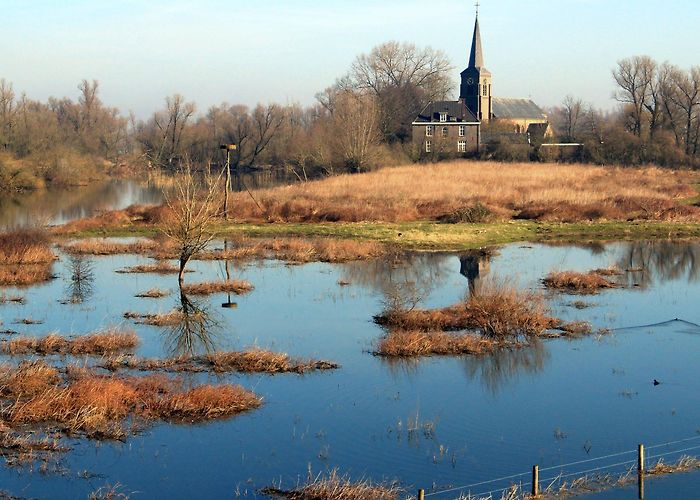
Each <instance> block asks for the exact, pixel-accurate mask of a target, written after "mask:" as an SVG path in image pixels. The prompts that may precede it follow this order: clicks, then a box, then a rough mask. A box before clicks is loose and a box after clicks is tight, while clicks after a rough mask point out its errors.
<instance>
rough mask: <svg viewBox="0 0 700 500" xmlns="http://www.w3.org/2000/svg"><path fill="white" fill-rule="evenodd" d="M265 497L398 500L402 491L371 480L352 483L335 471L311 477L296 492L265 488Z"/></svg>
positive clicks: (295, 499) (390, 485)
mask: <svg viewBox="0 0 700 500" xmlns="http://www.w3.org/2000/svg"><path fill="white" fill-rule="evenodd" d="M260 492H261V493H262V494H264V495H268V496H273V497H281V498H290V499H293V500H398V498H399V495H400V494H401V493H402V490H401V489H400V488H399V487H398V486H397V485H396V484H386V483H384V484H373V483H372V482H371V481H369V480H364V481H351V480H350V479H349V478H348V477H344V476H341V475H339V474H338V471H337V469H333V470H332V471H331V472H330V473H329V474H328V475H326V476H323V475H320V474H319V475H317V476H316V477H311V478H309V480H308V481H307V483H306V484H305V485H303V486H300V487H298V488H296V489H294V490H282V489H279V488H274V487H270V488H264V489H262V490H261V491H260Z"/></svg>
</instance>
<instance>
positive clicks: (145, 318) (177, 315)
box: [124, 309, 183, 326]
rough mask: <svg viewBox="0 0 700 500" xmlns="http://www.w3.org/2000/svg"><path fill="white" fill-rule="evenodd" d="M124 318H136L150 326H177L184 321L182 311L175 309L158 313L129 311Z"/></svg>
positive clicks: (138, 322) (140, 322)
mask: <svg viewBox="0 0 700 500" xmlns="http://www.w3.org/2000/svg"><path fill="white" fill-rule="evenodd" d="M124 318H126V319H132V320H135V321H136V323H137V324H140V325H150V326H175V325H178V324H180V323H181V322H182V318H183V314H182V311H178V310H177V309H173V310H172V311H170V312H167V313H157V314H148V313H147V314H142V313H137V312H131V311H127V312H125V313H124Z"/></svg>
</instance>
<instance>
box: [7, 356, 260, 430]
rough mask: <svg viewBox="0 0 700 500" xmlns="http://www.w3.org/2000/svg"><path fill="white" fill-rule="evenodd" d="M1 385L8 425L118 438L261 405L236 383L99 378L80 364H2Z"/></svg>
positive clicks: (153, 378)
mask: <svg viewBox="0 0 700 500" xmlns="http://www.w3.org/2000/svg"><path fill="white" fill-rule="evenodd" d="M28 378H29V379H30V380H31V384H30V383H29V382H27V379H28ZM0 387H1V388H2V389H1V391H0V397H1V398H2V399H3V401H4V403H3V405H2V407H1V408H0V419H2V420H3V421H4V422H6V424H7V425H8V426H19V427H21V428H25V426H29V427H33V428H36V427H37V426H38V428H47V426H50V427H51V428H58V429H59V430H60V431H62V432H63V433H65V434H75V433H78V434H80V435H85V436H88V437H93V438H107V439H123V438H124V437H126V436H127V435H128V434H129V433H130V432H133V431H134V430H136V429H137V428H138V426H139V425H144V424H146V423H147V422H150V421H153V420H162V421H174V422H183V423H185V422H190V423H193V422H201V421H206V420H211V419H216V418H223V417H228V416H231V415H235V414H237V413H240V412H243V411H247V410H252V409H254V408H257V407H259V406H260V405H261V403H262V401H261V400H260V398H258V397H257V396H256V395H255V394H253V393H252V392H250V391H247V390H246V389H243V388H242V387H240V386H236V385H230V384H222V385H200V386H195V387H189V386H186V385H185V384H184V382H183V381H181V380H178V379H171V378H168V377H165V376H163V375H149V376H144V377H117V376H114V375H111V376H102V375H96V374H94V373H92V372H90V371H89V370H87V369H85V368H75V369H72V370H71V369H67V370H66V371H65V374H64V373H59V372H58V370H56V369H55V368H52V367H49V366H48V365H46V364H44V363H43V362H41V361H34V362H25V363H22V364H20V365H19V366H18V367H7V366H4V367H2V368H1V369H0ZM28 387H29V388H30V390H27V388H28Z"/></svg>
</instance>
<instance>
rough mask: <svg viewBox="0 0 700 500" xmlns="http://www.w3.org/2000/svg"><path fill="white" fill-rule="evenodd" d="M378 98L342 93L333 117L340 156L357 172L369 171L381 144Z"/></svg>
mask: <svg viewBox="0 0 700 500" xmlns="http://www.w3.org/2000/svg"><path fill="white" fill-rule="evenodd" d="M378 125H379V119H378V106H377V101H376V98H375V97H373V96H371V95H361V94H355V93H352V92H341V93H340V95H339V96H338V97H337V98H336V107H335V111H334V112H333V115H332V126H333V139H334V141H333V142H334V146H335V149H336V156H338V157H340V158H342V161H343V162H344V164H345V166H346V167H348V168H351V169H352V170H355V171H358V172H360V171H363V170H366V169H367V167H368V166H369V164H370V162H371V161H372V159H373V158H374V156H375V154H376V151H377V146H378V145H379V141H380V131H379V126H378Z"/></svg>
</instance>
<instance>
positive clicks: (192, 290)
mask: <svg viewBox="0 0 700 500" xmlns="http://www.w3.org/2000/svg"><path fill="white" fill-rule="evenodd" d="M253 288H254V287H253V285H252V284H251V283H250V282H249V281H246V280H225V281H209V282H204V283H193V284H190V285H182V293H184V294H185V295H211V294H214V293H223V292H228V293H234V294H236V295H243V294H246V293H249V292H251V291H252V290H253Z"/></svg>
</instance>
